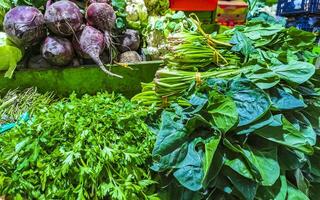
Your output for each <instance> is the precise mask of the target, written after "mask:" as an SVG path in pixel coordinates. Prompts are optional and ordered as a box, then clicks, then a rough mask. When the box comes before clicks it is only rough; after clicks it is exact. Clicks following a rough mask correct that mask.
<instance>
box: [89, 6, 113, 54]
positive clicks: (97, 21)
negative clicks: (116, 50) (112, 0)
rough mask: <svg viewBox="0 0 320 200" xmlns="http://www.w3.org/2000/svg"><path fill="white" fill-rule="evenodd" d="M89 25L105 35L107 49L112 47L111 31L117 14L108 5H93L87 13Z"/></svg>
mask: <svg viewBox="0 0 320 200" xmlns="http://www.w3.org/2000/svg"><path fill="white" fill-rule="evenodd" d="M86 19H87V23H88V25H90V26H93V27H95V28H97V29H99V30H100V31H102V32H104V34H105V42H106V44H107V48H110V46H112V45H111V44H112V39H111V35H110V33H111V31H112V29H113V28H114V26H115V23H116V14H115V12H114V10H113V8H112V6H110V5H109V4H107V3H92V4H90V6H89V7H88V8H87V11H86Z"/></svg>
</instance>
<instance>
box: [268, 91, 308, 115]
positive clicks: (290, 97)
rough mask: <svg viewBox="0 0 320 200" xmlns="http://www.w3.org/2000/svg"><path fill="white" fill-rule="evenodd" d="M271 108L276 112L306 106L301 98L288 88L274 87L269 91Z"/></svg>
mask: <svg viewBox="0 0 320 200" xmlns="http://www.w3.org/2000/svg"><path fill="white" fill-rule="evenodd" d="M269 94H270V98H271V101H272V106H273V107H274V108H275V109H276V110H280V111H285V110H297V109H302V108H305V107H306V106H307V105H306V104H305V103H304V101H303V99H302V97H299V96H297V95H295V94H294V93H293V91H292V90H291V89H289V88H285V87H280V86H279V87H274V88H272V89H270V90H269Z"/></svg>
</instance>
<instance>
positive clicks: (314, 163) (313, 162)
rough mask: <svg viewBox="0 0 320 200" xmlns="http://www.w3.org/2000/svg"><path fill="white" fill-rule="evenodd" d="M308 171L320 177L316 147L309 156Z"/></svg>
mask: <svg viewBox="0 0 320 200" xmlns="http://www.w3.org/2000/svg"><path fill="white" fill-rule="evenodd" d="M309 162H310V171H311V173H312V174H313V175H315V176H319V177H320V150H319V149H316V150H315V152H314V154H313V155H312V156H310V157H309Z"/></svg>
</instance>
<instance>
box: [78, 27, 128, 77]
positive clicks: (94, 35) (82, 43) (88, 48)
mask: <svg viewBox="0 0 320 200" xmlns="http://www.w3.org/2000/svg"><path fill="white" fill-rule="evenodd" d="M72 41H73V46H74V49H75V50H76V52H77V53H78V54H79V55H80V56H82V57H84V58H91V59H92V60H93V61H94V62H95V63H96V64H97V65H99V67H100V68H101V69H102V71H104V72H105V73H107V74H109V75H111V76H116V77H118V78H122V76H120V75H117V74H114V73H112V72H110V71H109V70H107V69H106V68H105V66H104V64H103V63H102V61H101V59H100V57H99V56H100V55H101V54H102V53H103V51H104V49H105V39H104V35H103V33H102V32H100V31H99V30H97V29H95V28H94V27H92V26H85V27H84V28H83V30H82V31H81V32H79V33H78V34H77V37H73V40H72Z"/></svg>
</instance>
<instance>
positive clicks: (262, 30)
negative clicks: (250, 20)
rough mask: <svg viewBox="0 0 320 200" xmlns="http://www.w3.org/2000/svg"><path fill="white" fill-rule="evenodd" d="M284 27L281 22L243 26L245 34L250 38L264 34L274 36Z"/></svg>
mask: <svg viewBox="0 0 320 200" xmlns="http://www.w3.org/2000/svg"><path fill="white" fill-rule="evenodd" d="M283 29H284V27H283V26H282V25H281V24H274V25H270V24H262V23H258V24H256V25H255V26H248V27H245V30H244V32H245V35H246V36H247V37H248V38H250V39H251V40H258V39H261V38H263V37H266V36H274V35H275V34H276V33H279V32H280V31H282V30H283Z"/></svg>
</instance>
